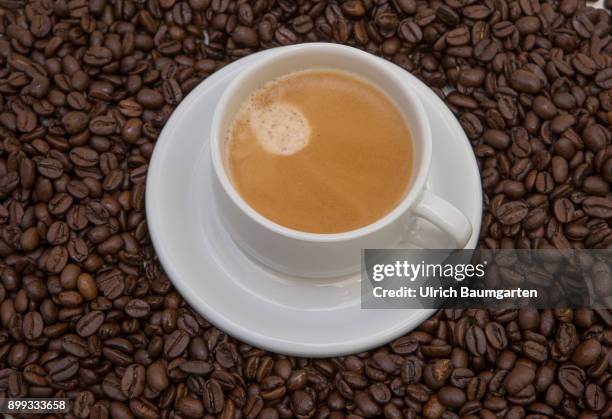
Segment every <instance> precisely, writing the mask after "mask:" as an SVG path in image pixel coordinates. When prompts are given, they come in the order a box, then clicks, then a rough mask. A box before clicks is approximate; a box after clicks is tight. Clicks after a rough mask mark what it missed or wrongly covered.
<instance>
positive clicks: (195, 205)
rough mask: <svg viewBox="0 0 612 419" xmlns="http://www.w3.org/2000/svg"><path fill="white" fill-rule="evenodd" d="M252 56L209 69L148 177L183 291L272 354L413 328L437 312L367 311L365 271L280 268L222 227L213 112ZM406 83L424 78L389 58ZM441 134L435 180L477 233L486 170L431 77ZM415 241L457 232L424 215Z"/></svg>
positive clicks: (170, 265)
mask: <svg viewBox="0 0 612 419" xmlns="http://www.w3.org/2000/svg"><path fill="white" fill-rule="evenodd" d="M285 48H287V49H288V48H296V47H295V46H294V47H284V48H276V49H273V50H269V51H264V52H261V53H258V54H254V55H251V56H249V57H246V58H244V59H242V60H239V61H237V62H235V63H233V64H230V65H228V66H227V67H225V68H223V69H222V70H220V71H218V72H216V73H215V74H213V75H212V76H210V77H209V78H208V79H207V80H206V81H205V82H203V83H202V84H200V85H199V86H198V87H196V88H195V89H194V90H193V91H192V92H191V93H190V94H189V95H188V96H187V97H186V98H185V99H184V100H183V101H182V102H181V104H180V105H179V107H178V108H177V109H176V110H175V112H174V113H173V114H172V117H171V118H170V120H169V121H168V122H167V124H166V126H165V127H164V130H163V132H162V134H161V135H160V137H159V139H158V142H157V145H156V148H155V152H154V154H153V158H152V160H151V164H150V167H149V172H148V178H147V195H146V206H147V208H146V209H147V220H148V224H149V230H150V233H151V237H152V240H153V244H154V246H155V249H156V251H157V254H158V256H159V258H160V261H161V262H162V265H163V266H164V269H165V271H166V273H167V274H168V276H169V277H170V278H171V280H172V282H173V284H174V285H175V287H176V288H177V289H178V291H179V292H180V293H181V295H182V296H183V297H184V298H185V299H186V300H187V301H188V302H189V304H190V305H191V306H192V307H193V308H194V309H196V310H197V311H199V312H200V313H201V314H202V315H203V316H204V317H206V318H207V319H208V320H209V321H211V322H212V323H213V324H215V325H216V326H217V327H219V328H221V329H223V330H224V331H226V332H227V333H229V334H230V335H232V336H234V337H235V338H237V339H240V340H242V341H245V342H248V343H250V344H252V345H255V346H258V347H261V348H264V349H267V350H271V351H274V352H279V353H284V354H290V355H298V356H333V355H340V354H347V353H354V352H359V351H363V350H366V349H370V348H373V347H376V346H378V345H381V344H384V343H386V342H389V341H390V340H392V339H394V338H396V337H398V336H400V335H402V334H403V333H406V332H407V331H409V330H411V329H413V328H414V327H416V326H418V325H419V324H420V323H421V322H422V321H424V320H425V319H427V318H428V317H429V316H430V315H431V314H433V313H434V310H430V309H427V310H426V309H424V310H362V309H361V307H360V284H359V278H358V276H357V275H353V276H346V277H341V278H334V279H307V280H305V279H303V278H294V277H289V276H286V275H281V274H279V273H277V272H276V271H272V270H270V269H268V268H266V267H264V266H263V265H261V264H259V263H258V262H256V261H255V260H253V259H250V258H249V257H247V256H245V254H244V253H243V252H242V251H241V250H240V249H239V248H238V246H237V245H236V244H235V243H234V242H233V240H232V239H231V237H230V236H229V234H228V232H227V231H226V229H225V228H224V227H223V226H222V225H221V221H220V220H221V217H220V214H219V211H218V208H217V206H216V205H215V203H214V202H213V199H212V196H213V181H212V180H213V176H212V174H213V173H212V167H211V164H210V156H209V155H208V153H209V150H208V146H209V143H208V135H207V133H208V132H209V127H210V123H211V119H212V114H213V112H214V110H215V106H216V104H217V101H218V100H219V97H220V96H221V95H222V93H223V91H224V89H225V88H226V86H227V84H228V83H229V82H230V81H231V80H232V79H233V78H234V77H236V75H237V74H239V73H240V72H241V71H243V70H244V69H245V68H248V66H249V65H251V64H253V63H254V62H255V61H256V60H258V59H259V58H260V57H261V56H265V55H268V54H279V53H282V52H283V50H284V49H285ZM388 66H389V68H392V69H393V70H394V71H396V72H397V73H398V74H399V75H401V76H402V77H404V78H405V80H406V81H407V82H410V83H413V82H414V81H415V80H416V79H415V78H414V77H413V76H411V75H410V74H408V73H407V72H405V71H404V70H402V69H400V68H399V67H396V66H394V65H393V64H390V63H389V64H388ZM414 86H415V88H416V90H417V91H418V94H419V95H420V97H421V101H422V102H423V104H424V106H425V109H426V112H427V114H428V117H429V118H430V125H431V128H432V134H433V153H432V155H433V156H432V167H431V171H430V176H429V178H428V180H427V188H429V189H431V190H432V191H434V192H435V193H437V194H438V195H440V196H442V197H444V199H446V200H448V201H449V202H451V203H452V204H454V205H455V206H456V207H457V208H459V209H460V210H461V211H462V212H463V213H464V214H466V215H467V217H468V218H469V219H470V221H471V223H472V226H473V233H472V236H471V238H470V240H469V242H468V245H467V248H474V247H475V246H476V243H477V241H478V232H479V230H480V221H481V212H482V193H481V184H480V176H479V173H478V169H477V166H476V160H475V158H474V155H473V152H472V149H471V147H470V145H469V143H468V141H467V138H466V137H465V135H464V133H463V130H462V129H461V126H460V125H459V123H458V122H457V120H456V119H455V118H454V116H453V115H452V113H451V112H450V111H449V110H448V108H447V107H446V106H445V105H444V103H443V102H442V101H441V100H440V99H439V98H438V97H437V96H436V95H435V94H434V93H432V92H431V91H430V90H429V89H428V88H427V87H426V86H425V85H424V84H422V83H420V82H418V83H416V84H414ZM410 242H411V243H405V244H404V246H405V247H411V246H414V245H417V246H419V247H428V248H450V247H453V243H452V241H451V239H450V238H448V237H447V236H446V235H445V234H443V233H442V232H440V231H439V230H438V229H437V228H436V227H434V226H433V225H431V224H429V223H428V222H426V221H423V220H418V221H416V222H414V224H413V225H412V226H411V231H410Z"/></svg>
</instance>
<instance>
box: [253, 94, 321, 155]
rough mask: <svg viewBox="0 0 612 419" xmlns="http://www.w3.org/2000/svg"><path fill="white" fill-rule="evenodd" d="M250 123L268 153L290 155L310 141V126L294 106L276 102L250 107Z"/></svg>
mask: <svg viewBox="0 0 612 419" xmlns="http://www.w3.org/2000/svg"><path fill="white" fill-rule="evenodd" d="M250 113H251V115H250V123H251V128H252V129H253V132H254V133H255V135H256V136H257V139H258V140H259V142H260V143H261V145H262V146H263V147H264V148H265V149H266V150H268V151H269V152H270V153H274V154H280V155H291V154H294V153H297V152H298V151H300V150H301V149H303V148H304V147H306V145H307V144H308V142H309V141H310V126H309V124H308V120H307V119H306V117H305V116H304V114H303V113H302V112H301V111H300V110H299V109H298V108H297V107H295V106H293V105H291V104H288V103H282V102H276V103H272V104H270V105H267V106H265V107H259V106H255V107H253V108H251V112H250Z"/></svg>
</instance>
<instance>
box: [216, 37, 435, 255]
mask: <svg viewBox="0 0 612 419" xmlns="http://www.w3.org/2000/svg"><path fill="white" fill-rule="evenodd" d="M312 51H315V52H316V51H324V52H327V53H330V52H332V53H334V54H342V55H345V56H348V55H352V56H353V57H352V58H357V59H358V60H361V61H362V62H364V63H365V64H366V65H369V66H370V67H375V68H376V71H377V72H380V73H383V74H384V77H386V78H389V79H392V80H393V83H394V84H396V85H398V86H400V89H399V90H398V91H397V92H395V94H401V95H403V96H404V98H405V99H407V100H408V101H409V102H411V104H412V106H413V107H414V109H415V110H416V114H417V120H418V122H419V123H420V124H421V128H422V129H423V133H424V135H423V138H420V140H419V141H420V142H421V147H422V152H421V153H420V155H419V156H418V157H422V160H421V167H420V169H419V170H418V171H417V172H415V173H413V179H412V182H411V186H410V189H409V190H408V192H407V193H406V195H405V196H404V197H403V198H402V200H401V201H400V202H399V203H398V204H397V205H396V206H395V207H394V208H393V209H392V210H391V211H389V212H388V213H387V214H385V215H384V216H383V217H381V218H379V219H377V220H376V221H374V222H373V223H370V224H368V225H366V226H363V227H360V228H358V229H354V230H349V231H343V232H340V233H311V232H306V231H300V230H296V229H292V228H289V227H285V226H283V225H281V224H278V223H276V222H274V221H272V220H270V219H268V218H266V217H265V216H263V215H262V214H260V213H259V212H257V211H256V210H255V209H254V208H252V207H251V206H250V205H249V204H248V203H247V202H246V201H245V200H244V198H242V196H240V194H239V193H238V191H237V190H236V188H235V187H234V185H233V184H232V182H231V180H230V178H229V175H228V173H227V171H226V167H225V164H224V162H223V157H222V155H221V147H220V146H221V140H222V138H224V136H223V135H222V134H221V133H220V124H221V120H222V116H223V115H224V114H225V112H226V109H227V105H228V102H229V101H230V99H231V98H232V97H233V95H234V94H235V93H236V91H237V90H239V88H240V87H241V86H242V85H243V84H244V83H246V82H247V81H248V80H249V79H250V78H251V77H252V75H253V74H255V73H257V72H259V71H261V70H262V69H263V68H265V67H267V66H269V65H271V64H273V63H274V61H277V60H278V59H287V58H288V57H289V58H290V57H292V56H297V55H301V54H303V53H305V52H312ZM333 67H334V66H330V68H332V69H333ZM341 71H346V70H341ZM360 77H363V76H360ZM364 78H365V79H366V80H367V77H364ZM368 81H369V80H368ZM370 82H371V83H374V82H372V81H370ZM374 84H375V85H377V84H376V83H374ZM377 87H379V86H378V85H377ZM379 88H380V89H381V90H383V91H385V90H384V89H383V88H382V87H379ZM385 93H386V94H387V95H389V96H390V97H392V95H391V94H389V93H388V92H387V91H385ZM400 112H402V114H404V110H403V109H401V108H400ZM404 116H405V114H404ZM413 141H414V138H413ZM210 142H211V145H210V155H211V158H212V163H213V169H214V170H213V171H214V172H215V176H216V177H217V180H218V181H219V183H220V184H221V187H222V188H223V191H224V192H225V193H226V194H227V195H228V196H229V198H230V199H231V200H232V202H233V203H234V205H236V206H238V208H240V210H241V211H242V212H243V213H244V214H245V216H247V217H249V218H250V219H251V220H254V221H255V222H257V223H258V224H259V225H261V226H262V227H264V228H266V229H268V230H271V231H272V232H274V233H276V234H279V235H282V236H284V237H287V238H291V239H296V240H301V241H307V242H319V243H331V242H340V241H346V240H353V239H358V238H361V237H364V236H367V235H369V234H372V233H374V232H377V231H380V230H381V229H383V228H385V227H387V226H388V225H390V224H391V223H393V222H395V221H396V220H398V219H399V218H400V217H401V216H402V215H404V214H405V213H406V212H407V211H408V210H409V209H410V207H411V206H412V205H413V204H414V203H415V202H416V200H417V198H418V197H419V196H420V195H421V193H422V191H423V189H424V186H425V182H426V180H427V176H428V174H429V168H430V165H431V153H432V138H431V128H430V126H429V119H428V118H427V115H426V113H425V108H424V107H423V104H422V102H421V100H420V98H419V97H417V94H416V93H411V92H409V91H408V88H407V86H406V83H405V81H404V80H400V78H399V77H398V76H397V75H396V74H394V72H393V71H392V70H391V69H389V68H388V67H387V63H386V62H384V61H383V59H382V58H379V57H376V56H374V55H371V54H369V53H367V52H364V51H361V50H359V49H357V48H354V47H350V46H346V45H339V44H331V43H323V42H313V43H307V44H302V45H299V46H296V48H295V49H294V50H291V51H287V52H286V53H284V54H282V55H272V56H270V57H264V58H261V60H260V61H259V62H258V63H255V64H254V65H253V66H251V67H249V68H248V69H245V70H244V71H243V72H242V73H240V74H239V75H238V76H237V77H236V78H235V79H234V80H233V81H231V82H230V84H229V86H228V87H227V89H226V90H225V91H224V93H223V94H222V96H221V98H220V99H219V102H218V103H217V106H216V108H215V112H214V115H213V118H212V124H211V131H210Z"/></svg>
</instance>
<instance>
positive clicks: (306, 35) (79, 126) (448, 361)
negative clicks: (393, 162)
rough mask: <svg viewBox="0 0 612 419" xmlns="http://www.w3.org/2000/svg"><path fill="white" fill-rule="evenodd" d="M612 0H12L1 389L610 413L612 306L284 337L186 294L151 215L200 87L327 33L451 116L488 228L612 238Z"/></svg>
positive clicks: (508, 412) (151, 411) (5, 31)
mask: <svg viewBox="0 0 612 419" xmlns="http://www.w3.org/2000/svg"><path fill="white" fill-rule="evenodd" d="M611 6H612V5H611V2H610V1H609V0H606V1H605V7H606V8H607V9H608V10H604V9H594V8H592V7H588V5H586V4H585V2H584V1H583V0H561V1H558V0H553V1H550V2H546V3H540V2H539V1H538V0H518V1H515V0H509V1H504V0H484V1H481V0H444V1H422V0H346V1H335V0H296V1H290V0H253V1H245V0H34V1H24V0H0V93H1V95H0V396H2V397H5V396H9V397H26V396H27V397H69V398H71V399H73V400H74V404H73V407H72V413H71V415H72V416H73V417H78V418H85V417H93V418H108V417H113V418H133V417H138V418H157V417H162V418H189V417H202V416H206V417H213V416H219V417H222V418H239V417H246V418H278V417H282V418H289V417H299V418H306V417H317V418H326V417H329V418H342V417H347V418H348V417H351V418H357V417H373V416H382V415H384V416H386V417H389V418H400V417H406V418H417V417H425V418H443V419H454V418H469V419H471V418H508V419H517V418H532V419H540V418H599V417H603V418H605V417H611V416H612V367H611V364H610V362H611V361H610V350H611V349H612V312H610V311H607V310H590V309H580V310H554V311H552V310H540V311H537V310H504V311H486V310H464V311H461V310H444V311H441V312H439V313H438V314H437V315H436V316H434V317H432V318H431V319H429V320H427V321H426V322H424V323H423V324H422V325H421V326H420V327H419V328H418V329H417V330H415V331H413V332H411V333H409V334H407V335H406V336H404V337H402V338H399V339H397V340H396V341H394V342H392V343H391V344H389V345H386V346H384V347H381V348H378V349H376V350H373V351H370V352H367V353H361V354H356V355H351V356H346V357H337V358H331V359H299V358H292V357H285V356H281V355H276V354H272V353H267V352H265V351H262V350H260V349H257V348H254V347H251V346H249V345H246V344H244V343H240V342H237V341H235V340H233V339H232V338H230V337H228V336H227V335H225V334H224V333H223V332H221V331H220V330H218V329H216V328H214V327H212V326H211V325H210V324H209V323H208V322H207V321H206V320H205V319H203V318H202V317H200V316H199V315H197V314H196V313H195V312H193V311H192V310H191V309H190V308H189V307H188V306H187V305H186V304H185V302H184V301H183V299H182V298H181V296H180V295H179V294H178V293H177V292H176V291H175V290H174V289H173V287H172V285H171V283H170V282H169V280H168V278H167V277H166V276H165V274H164V273H163V271H162V269H161V267H160V265H159V262H158V261H157V259H156V257H155V254H154V251H153V248H152V246H151V243H150V240H149V237H148V233H147V225H146V219H145V213H144V195H145V178H146V174H147V165H148V162H149V159H150V157H151V153H152V152H153V148H154V146H155V141H156V139H157V137H158V135H159V132H160V130H161V129H162V127H163V125H164V123H165V121H166V120H167V119H168V117H169V115H170V114H171V112H172V110H173V109H174V107H175V106H176V105H177V104H178V103H179V102H180V101H181V100H182V99H183V97H185V95H186V94H188V93H189V91H190V90H191V89H193V88H194V87H195V86H196V85H197V84H198V83H200V82H201V81H202V80H203V79H205V78H206V77H207V76H208V75H210V74H212V73H213V72H214V71H216V70H218V69H220V68H222V67H223V66H224V65H226V64H227V63H229V62H232V61H234V60H236V59H238V58H240V57H243V56H245V55H248V54H251V53H253V52H255V51H258V50H262V49H266V48H271V47H275V46H279V45H289V44H294V43H298V42H309V41H330V42H339V43H344V44H348V45H352V46H355V47H358V48H361V49H364V50H366V51H369V52H371V53H373V54H376V55H379V56H382V57H384V58H386V59H388V60H390V61H392V62H394V63H396V64H397V65H399V66H401V67H403V68H404V69H406V70H407V71H410V72H411V73H413V74H415V75H416V76H418V77H419V78H421V79H422V80H423V81H424V82H425V83H426V84H427V85H429V86H430V87H431V88H432V89H433V90H434V91H435V92H436V93H437V94H438V95H439V96H440V97H442V98H443V99H444V101H445V102H446V103H447V105H448V106H449V107H450V109H451V110H452V111H453V112H454V113H455V114H456V115H457V117H458V118H459V121H460V122H461V125H462V126H463V128H464V130H465V132H466V134H467V135H468V138H469V139H470V141H471V143H472V145H473V148H474V153H475V154H476V156H477V159H478V165H479V168H480V170H481V174H482V181H483V188H484V192H485V202H484V204H485V213H484V218H483V224H482V232H481V240H480V243H481V246H484V247H488V248H513V247H516V248H552V247H555V248H561V249H563V248H570V247H573V248H609V247H610V246H611V245H612V194H611V192H610V185H611V183H612V131H611V125H612V37H611V28H612V26H611V17H610V12H609V9H610V7H611ZM446 86H451V87H452V89H450V90H448V89H446V90H444V91H443V88H445V87H446ZM177 146H180V144H177ZM456 179H457V180H458V181H460V179H461V174H460V173H458V174H456ZM296 327H308V325H296Z"/></svg>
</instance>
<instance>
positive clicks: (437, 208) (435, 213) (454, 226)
mask: <svg viewBox="0 0 612 419" xmlns="http://www.w3.org/2000/svg"><path fill="white" fill-rule="evenodd" d="M413 213H414V214H415V215H416V216H418V217H421V218H424V219H426V220H427V221H429V222H431V223H433V224H434V225H436V226H437V227H438V228H439V229H441V230H442V231H444V232H446V233H447V234H448V235H449V236H451V237H452V238H453V239H454V240H455V243H456V244H457V248H459V249H463V248H464V247H465V246H466V245H467V242H468V241H469V240H470V237H471V236H472V223H470V221H469V220H468V219H467V217H466V216H465V215H464V214H463V213H462V212H461V211H459V210H458V209H457V208H456V207H455V206H454V205H453V204H451V203H449V202H448V201H446V200H445V199H442V198H440V197H439V196H438V195H436V194H434V193H433V192H431V191H429V190H427V189H426V190H424V191H423V193H422V194H421V197H420V199H419V201H418V202H417V204H416V205H415V206H414V207H413Z"/></svg>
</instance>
